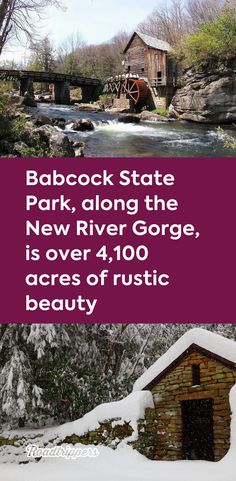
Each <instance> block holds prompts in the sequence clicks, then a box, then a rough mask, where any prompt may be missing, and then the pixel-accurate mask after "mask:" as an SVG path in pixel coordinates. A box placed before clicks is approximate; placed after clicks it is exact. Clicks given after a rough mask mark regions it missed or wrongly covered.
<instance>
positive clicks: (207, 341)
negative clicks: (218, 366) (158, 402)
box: [133, 328, 236, 391]
mask: <svg viewBox="0 0 236 481" xmlns="http://www.w3.org/2000/svg"><path fill="white" fill-rule="evenodd" d="M191 344H197V345H198V346H199V347H202V348H204V349H207V350H208V351H210V352H212V353H214V354H217V355H218V356H221V357H223V358H225V359H228V360H229V361H232V362H234V363H235V364H236V342H235V341H233V340H231V339H227V338H226V337H223V336H221V335H219V334H215V333H213V332H210V331H207V330H206V329H200V328H195V329H190V330H189V331H187V332H186V333H185V334H184V335H183V336H182V337H181V338H180V339H178V341H177V342H176V343H175V344H173V346H171V347H170V349H168V351H167V352H166V353H165V354H163V355H162V356H161V357H160V358H159V359H158V360H157V361H156V362H155V363H154V364H153V365H152V366H151V367H149V369H147V370H146V371H145V372H144V374H142V376H140V377H139V378H138V379H137V381H136V382H135V384H134V389H133V390H134V391H141V390H142V389H144V388H145V387H146V386H147V385H148V384H149V383H150V382H151V381H152V380H153V379H155V377H156V376H158V374H160V373H161V372H162V371H164V369H166V368H167V367H168V366H169V365H170V364H171V363H172V362H173V361H175V359H177V358H178V357H179V356H180V355H181V354H182V353H183V352H184V351H186V349H188V348H189V347H190V346H191Z"/></svg>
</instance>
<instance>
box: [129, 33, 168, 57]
mask: <svg viewBox="0 0 236 481" xmlns="http://www.w3.org/2000/svg"><path fill="white" fill-rule="evenodd" d="M135 35H138V36H139V37H140V38H141V40H142V41H143V42H144V43H145V44H146V45H147V46H148V47H150V48H154V49H156V50H162V51H163V52H169V51H170V50H171V46H170V44H169V43H168V42H165V41H164V40H159V39H158V38H156V37H151V36H150V35H146V34H145V33H142V32H138V31H137V32H134V33H133V35H132V37H131V38H130V40H129V42H128V44H127V45H126V47H125V49H124V53H125V52H126V51H127V50H128V48H129V46H130V44H131V42H132V40H133V38H134V36H135Z"/></svg>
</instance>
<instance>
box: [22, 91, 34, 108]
mask: <svg viewBox="0 0 236 481" xmlns="http://www.w3.org/2000/svg"><path fill="white" fill-rule="evenodd" d="M20 99H21V100H20V105H24V106H25V107H37V102H36V101H35V99H34V97H33V96H32V95H31V94H29V93H28V92H25V94H24V96H23V97H20Z"/></svg>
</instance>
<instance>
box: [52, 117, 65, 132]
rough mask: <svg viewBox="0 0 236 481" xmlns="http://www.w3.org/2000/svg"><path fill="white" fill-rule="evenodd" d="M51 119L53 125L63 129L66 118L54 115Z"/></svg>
mask: <svg viewBox="0 0 236 481" xmlns="http://www.w3.org/2000/svg"><path fill="white" fill-rule="evenodd" d="M51 120H52V123H53V125H55V126H56V127H59V129H62V130H65V127H66V120H65V119H64V118H63V117H54V118H53V119H51Z"/></svg>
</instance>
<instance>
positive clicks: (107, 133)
mask: <svg viewBox="0 0 236 481" xmlns="http://www.w3.org/2000/svg"><path fill="white" fill-rule="evenodd" d="M37 110H38V114H39V115H40V114H41V115H47V116H48V117H51V118H53V117H63V118H64V119H66V120H67V121H69V120H72V121H73V120H74V119H80V118H87V119H90V120H92V122H93V124H94V126H95V129H94V131H92V132H84V133H83V132H74V131H72V130H71V128H70V125H67V127H66V131H64V132H65V133H67V134H68V136H69V137H71V138H73V139H75V140H77V139H80V140H83V141H84V142H85V144H86V148H85V155H86V157H200V156H202V157H233V156H234V155H235V151H233V150H228V149H226V148H225V147H224V143H225V134H224V133H222V132H221V131H218V130H217V126H214V125H202V124H196V123H190V122H178V121H174V122H140V124H125V123H121V122H118V121H117V116H116V115H114V114H110V113H107V112H99V113H94V112H92V113H90V112H82V111H78V110H76V109H75V108H74V107H65V106H60V105H54V104H39V106H38V109H37ZM225 130H226V132H227V133H232V134H234V135H235V129H234V130H233V129H232V130H231V131H230V127H226V128H225Z"/></svg>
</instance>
